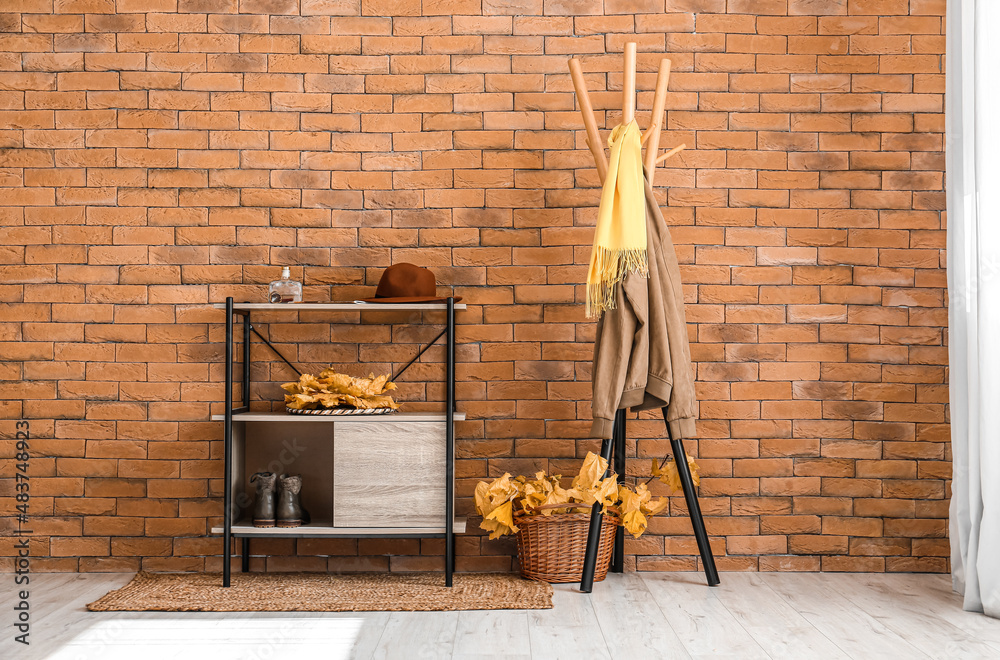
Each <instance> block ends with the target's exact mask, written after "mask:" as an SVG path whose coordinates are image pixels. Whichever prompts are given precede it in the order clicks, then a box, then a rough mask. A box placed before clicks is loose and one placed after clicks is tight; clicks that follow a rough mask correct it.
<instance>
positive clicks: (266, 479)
mask: <svg viewBox="0 0 1000 660" xmlns="http://www.w3.org/2000/svg"><path fill="white" fill-rule="evenodd" d="M277 478H278V476H277V475H276V474H274V473H273V472H258V473H257V474H255V475H253V476H252V477H250V483H254V482H256V483H257V499H256V500H255V501H254V507H253V526H254V527H274V482H275V481H276V480H277Z"/></svg>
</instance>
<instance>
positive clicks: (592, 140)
mask: <svg viewBox="0 0 1000 660" xmlns="http://www.w3.org/2000/svg"><path fill="white" fill-rule="evenodd" d="M635 58H636V45H635V43H634V42H629V43H627V44H625V70H624V71H625V77H624V82H623V84H622V123H623V124H628V123H629V122H631V121H632V120H633V119H635ZM569 71H570V74H571V76H572V78H573V88H574V89H575V90H576V98H577V101H578V102H579V105H580V112H581V113H582V114H583V125H584V127H586V129H587V146H588V147H589V148H590V153H591V154H593V156H594V164H595V165H596V166H597V173H598V175H599V176H600V178H601V183H604V179H605V178H606V177H607V174H608V159H607V156H606V155H605V153H604V142H603V140H602V139H601V135H600V133H599V132H598V130H597V121H596V120H595V119H594V108H593V106H592V105H591V103H590V95H589V94H588V93H587V83H586V81H585V80H584V79H583V68H582V67H581V65H580V60H578V59H576V58H572V59H570V61H569ZM669 82H670V60H669V59H667V58H663V59H662V60H660V67H659V70H658V72H657V75H656V91H655V92H654V94H653V113H652V118H651V119H650V123H649V128H647V129H646V130H645V132H643V134H642V144H644V145H645V147H646V152H645V154H644V156H643V165H644V166H645V169H646V178H647V180H648V181H649V185H650V186H652V185H653V177H654V175H655V172H656V166H657V165H659V164H661V163H663V162H664V161H665V160H667V159H668V158H670V157H671V156H673V155H675V154H677V153H679V152H681V151H682V150H683V149H684V148H685V145H683V144H680V145H677V146H676V147H673V148H672V149H669V150H668V151H667V152H666V153H664V154H663V155H659V151H660V131H661V130H662V128H663V111H664V109H665V108H666V105H667V84H668V83H669ZM662 413H663V423H664V425H665V426H666V429H667V437H668V438H670V446H671V451H672V452H673V456H674V463H675V465H676V466H677V473H678V476H680V479H681V485H682V487H683V490H684V499H685V501H686V503H687V508H688V513H689V514H690V516H691V527H692V528H693V530H694V535H695V538H696V539H697V540H698V550H699V552H700V554H701V560H702V564H703V565H704V569H705V578H706V579H707V581H708V584H709V586H712V587H714V586H716V585H718V584H719V573H718V571H717V570H716V568H715V557H714V556H713V555H712V548H711V546H710V545H709V542H708V534H707V532H706V531H705V521H704V518H703V517H702V515H701V506H700V505H699V503H698V494H697V493H696V492H695V490H694V481H693V480H692V478H691V471H690V469H689V468H688V464H687V458H686V457H687V454H686V452H685V451H684V441H683V439H682V438H673V437H671V436H670V424H669V423H668V422H667V410H666V408H664V409H663V410H662ZM626 436H627V434H626V419H625V411H624V410H619V411H618V412H617V413H616V414H615V422H614V427H613V430H612V438H611V440H603V441H602V442H601V456H603V457H604V459H605V460H606V461H608V470H609V471H610V470H611V460H612V455H613V456H614V470H615V472H617V473H618V479H619V481H623V480H624V478H625V439H626ZM612 449H613V450H614V451H613V452H612ZM605 476H607V473H605ZM603 517H604V516H603V514H602V513H601V507H600V505H599V504H596V503H595V504H594V507H593V509H592V510H591V513H590V531H589V534H588V537H587V554H586V557H585V559H584V562H583V575H582V576H581V579H580V590H581V591H583V592H584V593H590V592H591V591H592V590H593V588H594V571H595V569H596V567H597V548H598V543H599V541H600V534H601V523H602V520H603ZM624 545H625V530H624V529H623V528H622V527H618V528H617V530H616V531H615V547H614V552H613V553H612V556H611V570H612V571H614V572H616V573H621V572H622V571H623V570H624V561H625V549H624Z"/></svg>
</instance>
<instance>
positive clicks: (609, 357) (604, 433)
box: [590, 273, 646, 439]
mask: <svg viewBox="0 0 1000 660" xmlns="http://www.w3.org/2000/svg"><path fill="white" fill-rule="evenodd" d="M642 295H645V280H644V279H643V278H642V277H641V276H638V275H636V276H633V275H632V274H631V273H629V274H628V275H626V276H625V279H624V280H623V281H622V282H621V283H619V284H618V286H616V287H615V308H614V309H612V310H609V311H606V312H604V314H603V315H602V316H601V320H600V321H599V322H598V324H597V337H596V338H595V339H594V368H593V374H592V376H591V380H592V384H593V388H594V394H593V403H592V407H593V414H594V423H593V426H591V430H590V437H592V438H602V439H607V438H610V437H611V434H612V429H613V427H614V420H615V412H617V411H618V408H619V407H620V404H621V400H622V393H623V392H624V390H625V381H626V379H627V378H628V374H629V373H630V369H629V363H630V362H629V361H630V360H631V359H633V357H634V355H633V354H634V351H633V346H634V344H635V343H636V342H637V341H639V337H638V335H639V331H640V328H641V327H642V326H643V325H644V324H645V322H646V319H645V317H644V315H645V305H642V304H636V303H637V302H638V301H639V300H641V298H639V296H642Z"/></svg>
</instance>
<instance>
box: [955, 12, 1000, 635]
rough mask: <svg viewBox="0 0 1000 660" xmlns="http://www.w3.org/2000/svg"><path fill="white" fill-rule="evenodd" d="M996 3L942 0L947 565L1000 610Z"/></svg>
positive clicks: (999, 51) (989, 610) (968, 593)
mask: <svg viewBox="0 0 1000 660" xmlns="http://www.w3.org/2000/svg"><path fill="white" fill-rule="evenodd" d="M998 35H1000V1H998V0H948V15H947V67H946V68H947V74H946V109H945V111H946V123H947V129H946V130H947V136H946V137H947V143H946V147H945V148H946V152H947V169H948V172H947V191H948V192H947V194H948V294H949V309H948V321H949V334H948V338H949V341H948V344H949V345H948V357H949V363H950V369H949V373H950V378H949V382H950V398H951V444H952V456H953V463H954V466H953V482H952V498H951V520H950V537H951V565H952V582H953V584H954V587H955V590H956V591H958V592H960V593H962V594H964V596H965V604H964V607H965V609H967V610H973V611H981V612H985V613H986V614H988V615H990V616H993V617H1000V36H998Z"/></svg>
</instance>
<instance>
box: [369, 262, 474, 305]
mask: <svg viewBox="0 0 1000 660" xmlns="http://www.w3.org/2000/svg"><path fill="white" fill-rule="evenodd" d="M461 299H462V298H461V297H460V296H459V297H456V298H455V301H456V302H458V301H459V300H461ZM361 300H363V301H364V302H372V303H421V302H444V301H446V300H447V298H442V297H440V296H439V295H437V283H436V282H435V281H434V273H432V272H431V271H430V270H428V269H427V268H421V267H420V266H414V265H413V264H407V263H402V264H393V265H392V266H389V267H388V268H386V269H385V272H383V273H382V277H381V278H379V281H378V288H377V289H375V297H374V298H362V299H361Z"/></svg>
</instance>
